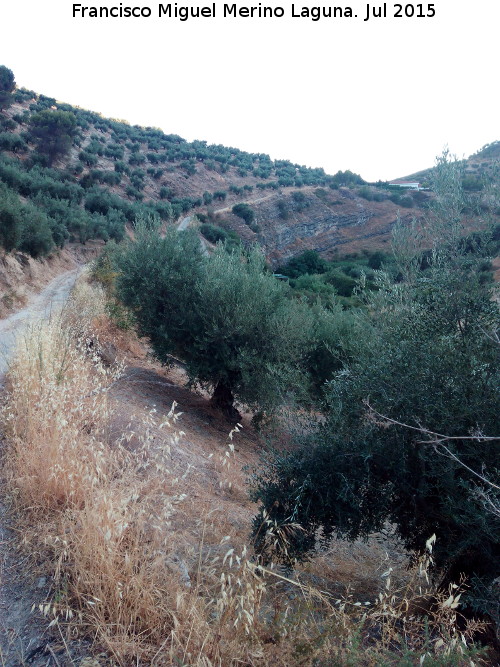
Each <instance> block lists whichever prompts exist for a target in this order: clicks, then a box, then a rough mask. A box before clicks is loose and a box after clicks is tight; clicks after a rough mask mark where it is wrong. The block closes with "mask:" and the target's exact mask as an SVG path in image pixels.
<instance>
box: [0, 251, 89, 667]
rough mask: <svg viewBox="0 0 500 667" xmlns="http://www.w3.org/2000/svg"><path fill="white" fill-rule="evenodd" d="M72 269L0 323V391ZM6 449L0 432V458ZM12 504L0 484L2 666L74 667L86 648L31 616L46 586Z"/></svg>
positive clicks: (65, 289)
mask: <svg viewBox="0 0 500 667" xmlns="http://www.w3.org/2000/svg"><path fill="white" fill-rule="evenodd" d="M68 258H69V256H68ZM68 261H70V259H68ZM70 263H72V264H73V266H76V268H73V269H71V270H70V271H65V272H64V273H62V274H61V275H58V276H57V277H56V278H53V279H52V280H51V282H50V283H49V284H48V285H47V287H46V288H45V289H44V290H43V291H42V292H40V293H39V294H38V295H36V296H33V295H31V296H30V297H29V298H28V305H27V306H26V307H25V308H24V309H23V310H21V311H19V312H17V313H14V314H12V315H10V316H9V317H7V318H5V319H3V320H0V388H1V386H2V385H3V377H4V373H5V371H6V370H7V367H8V362H9V358H10V356H11V354H12V351H13V347H14V344H15V340H16V337H17V336H18V335H19V334H21V333H22V330H23V327H25V326H26V324H27V323H28V322H29V321H30V320H32V319H35V318H39V317H46V316H47V315H48V314H50V313H51V312H53V311H54V310H55V309H57V308H60V307H61V305H62V304H63V303H64V302H65V300H66V298H67V296H68V294H69V292H70V290H71V288H72V286H73V284H74V282H75V280H76V278H77V276H78V274H79V273H80V271H81V267H78V266H77V265H76V261H75V260H74V259H73V260H72V262H70ZM40 280H41V277H40ZM4 445H5V443H4V440H3V437H2V433H1V431H0V455H1V456H3V450H4ZM10 504H11V498H10V497H9V493H8V491H7V487H6V484H5V482H4V480H0V664H1V665H3V666H5V667H17V666H22V665H35V666H36V667H38V666H42V665H61V666H62V665H66V664H67V665H69V664H78V663H74V662H73V660H72V658H71V653H70V652H72V653H74V652H75V650H76V649H78V653H79V654H80V655H81V654H82V648H83V647H84V645H83V644H78V646H76V645H74V646H73V648H72V649H69V647H68V646H67V641H66V639H65V638H64V637H63V636H62V635H61V636H59V637H57V636H55V635H52V636H49V635H48V634H47V631H46V628H47V621H46V619H44V618H43V617H42V616H41V614H37V613H33V612H32V607H33V606H35V607H37V605H38V604H40V603H42V602H44V601H46V600H48V599H50V580H49V578H48V577H47V576H44V575H43V573H42V572H36V568H33V565H34V563H33V559H31V558H30V556H29V555H26V553H23V552H22V551H21V549H20V539H19V537H20V536H19V535H18V531H17V530H16V528H15V526H14V525H13V523H12V521H11V517H10V512H9V508H10ZM87 655H88V652H87Z"/></svg>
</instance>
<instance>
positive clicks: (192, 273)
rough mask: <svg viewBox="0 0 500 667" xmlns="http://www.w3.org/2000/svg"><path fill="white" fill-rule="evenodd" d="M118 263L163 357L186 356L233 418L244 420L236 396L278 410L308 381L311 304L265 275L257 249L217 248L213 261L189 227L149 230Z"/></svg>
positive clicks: (125, 291)
mask: <svg viewBox="0 0 500 667" xmlns="http://www.w3.org/2000/svg"><path fill="white" fill-rule="evenodd" d="M118 266H119V269H120V275H119V277H118V280H117V290H118V294H119V295H120V297H121V298H122V299H123V301H124V303H125V305H126V306H128V307H129V308H131V309H132V310H133V311H134V313H135V315H136V317H137V321H138V324H139V328H140V332H141V333H142V334H143V335H146V336H148V337H149V339H150V341H151V345H152V347H153V349H154V351H155V353H156V354H157V356H158V357H159V359H160V360H162V361H163V362H168V360H169V358H170V356H169V355H171V354H176V355H178V356H180V357H181V358H182V359H183V360H184V361H185V363H186V368H187V370H188V373H189V376H190V378H191V379H192V380H193V381H194V380H196V381H198V382H202V383H206V384H208V385H210V386H211V387H213V389H214V393H213V398H212V400H213V402H214V404H215V405H216V406H218V407H219V408H220V409H221V410H222V411H223V412H224V413H225V414H226V415H227V416H228V417H229V418H231V419H235V418H236V419H237V418H238V414H237V412H236V411H235V409H234V407H233V402H234V399H235V398H238V399H239V400H240V401H242V402H244V403H245V404H247V405H251V406H259V407H260V408H271V407H273V406H276V405H278V404H280V403H281V402H282V401H283V400H284V397H285V396H286V395H287V394H288V393H289V392H290V391H291V390H292V387H295V386H297V387H300V386H301V383H300V382H299V378H300V372H299V369H298V364H299V361H300V359H301V357H303V356H304V355H305V351H306V345H305V341H306V340H307V336H308V330H309V325H308V324H307V322H308V316H307V311H306V310H305V306H303V305H301V304H299V303H297V302H294V301H290V300H289V299H288V298H287V297H286V295H285V292H284V289H283V286H282V285H281V284H280V283H279V282H278V281H277V280H275V279H274V278H273V277H272V276H270V275H268V274H266V273H265V271H264V258H263V256H262V255H261V254H260V252H258V251H257V250H254V251H252V252H251V253H250V254H249V255H248V256H247V257H245V258H243V257H242V256H241V254H240V253H237V252H235V253H232V254H228V253H226V252H225V251H224V248H219V249H218V250H216V251H215V253H214V255H213V256H212V257H211V258H210V259H209V260H207V259H206V258H205V257H204V256H203V255H202V253H201V249H200V243H199V239H198V237H197V235H196V234H195V233H193V232H191V231H190V230H187V231H186V232H183V233H181V234H179V233H178V232H176V231H175V230H173V229H170V230H167V234H166V236H165V238H164V239H158V237H157V235H156V233H154V232H152V231H150V230H148V229H145V228H143V227H141V228H140V229H139V230H138V233H137V241H136V242H135V243H131V244H129V246H128V248H127V250H126V252H125V253H124V254H123V255H122V256H121V257H120V258H119V259H118ZM262 341H265V342H266V344H265V346H263V345H262Z"/></svg>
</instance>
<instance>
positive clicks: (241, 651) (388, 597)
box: [1, 283, 487, 667]
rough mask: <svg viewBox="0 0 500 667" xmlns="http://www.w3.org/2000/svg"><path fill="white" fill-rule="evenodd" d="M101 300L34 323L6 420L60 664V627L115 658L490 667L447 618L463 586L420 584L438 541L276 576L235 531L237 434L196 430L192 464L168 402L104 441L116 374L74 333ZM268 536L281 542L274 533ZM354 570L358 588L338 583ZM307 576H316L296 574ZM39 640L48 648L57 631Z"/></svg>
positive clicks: (98, 296) (81, 295)
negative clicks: (440, 590) (212, 437)
mask: <svg viewBox="0 0 500 667" xmlns="http://www.w3.org/2000/svg"><path fill="white" fill-rule="evenodd" d="M103 307H104V299H103V293H102V291H101V290H99V289H96V288H89V286H88V285H86V284H85V283H84V284H80V285H79V286H78V288H77V290H76V292H75V293H74V295H73V297H72V299H71V302H70V303H69V304H68V306H67V307H66V308H65V312H64V314H63V315H62V317H61V318H58V317H53V318H51V320H50V321H48V322H45V323H43V325H40V324H38V325H37V326H36V327H33V328H32V329H30V331H29V332H27V335H26V337H25V339H24V340H23V341H22V344H20V345H19V348H18V351H17V355H16V358H15V359H14V360H13V363H12V365H11V368H10V376H9V392H8V396H7V402H6V405H5V408H3V409H2V415H1V416H2V426H3V427H4V429H5V434H6V436H7V437H8V449H7V456H6V465H5V467H4V472H5V474H6V476H7V478H8V482H9V487H10V489H11V491H12V496H13V498H14V499H15V503H16V509H17V519H18V524H17V525H18V527H20V530H22V534H23V543H25V545H26V549H27V550H29V552H30V553H36V559H37V563H36V565H37V568H40V567H44V568H45V570H44V571H45V572H46V573H47V576H48V577H50V579H51V581H52V580H53V585H54V588H55V592H54V596H53V598H52V599H51V600H50V603H46V604H41V605H40V610H41V612H42V613H43V614H44V615H46V616H47V621H50V626H52V628H53V629H55V630H56V637H57V641H58V644H59V645H61V642H60V638H61V637H63V639H64V641H63V645H64V647H65V648H66V650H67V651H68V655H67V657H68V659H69V660H70V661H71V660H73V657H74V656H73V657H72V656H71V654H70V653H69V651H70V650H71V646H72V643H73V642H72V640H71V637H73V636H74V635H77V634H78V636H81V635H82V633H88V635H89V636H90V637H91V638H92V640H93V641H94V642H95V643H96V644H97V645H96V647H95V651H96V653H97V652H99V661H102V659H104V660H105V659H106V658H105V657H104V655H103V651H105V652H106V654H108V655H109V657H110V658H109V659H110V660H112V661H115V662H119V663H120V664H122V665H132V664H142V663H143V664H155V663H156V662H158V661H161V662H165V664H179V665H181V664H182V665H187V664H189V665H193V667H203V666H206V665H208V664H216V665H220V666H221V667H234V666H235V665H237V664H256V662H255V661H256V660H257V661H258V664H259V665H262V667H270V666H271V665H273V666H276V665H278V666H280V667H285V666H289V665H322V666H323V665H324V666H326V665H333V664H335V665H361V664H362V665H367V667H376V666H379V665H394V666H395V665H408V666H413V665H415V666H417V665H421V664H422V663H423V662H425V664H427V665H431V666H432V667H466V666H467V667H468V666H470V665H471V664H472V663H473V664H476V665H482V664H486V662H487V656H486V655H485V652H484V650H481V649H479V648H477V647H475V646H474V645H473V643H472V640H471V638H472V635H473V633H474V632H475V631H477V630H478V629H480V628H481V626H480V625H478V624H473V623H464V622H463V619H461V618H460V616H459V615H458V614H457V606H458V605H459V603H460V595H461V594H462V592H463V588H462V587H459V588H454V589H451V590H450V591H449V592H448V591H447V592H446V593H445V594H436V591H435V589H434V588H433V587H432V585H430V584H429V580H430V577H431V575H432V551H433V546H434V540H432V539H431V540H429V541H428V544H427V549H426V554H425V557H424V558H423V559H422V560H421V561H419V562H418V563H417V564H416V565H415V566H413V567H412V568H411V571H409V572H404V571H403V570H400V571H397V569H396V570H392V568H391V567H389V569H388V570H387V571H386V572H385V573H384V575H383V576H382V578H380V570H379V569H378V571H376V572H375V571H373V573H372V572H371V571H369V570H367V569H365V571H363V572H359V569H360V567H365V568H368V567H370V566H371V567H373V570H375V569H376V566H377V564H378V563H380V562H382V561H383V560H384V558H385V557H386V556H385V553H384V548H381V547H379V548H378V550H377V545H376V543H375V542H373V543H372V546H371V549H372V556H371V557H372V560H371V561H370V560H369V559H368V560H367V559H366V549H365V551H363V550H362V549H360V550H358V552H357V553H356V554H355V555H354V556H352V557H349V554H348V553H347V552H346V551H345V550H344V549H343V546H342V544H341V543H338V544H337V545H336V546H337V550H336V552H335V559H334V560H335V565H338V564H339V561H340V563H341V567H342V566H343V567H344V568H346V570H348V571H349V575H348V576H347V577H344V580H343V581H342V582H339V573H340V571H339V570H338V569H335V568H333V569H332V566H331V564H330V563H329V561H328V559H323V560H321V562H320V563H318V567H317V568H316V569H312V570H311V568H310V567H309V568H305V567H303V566H300V565H296V569H295V571H293V572H291V571H288V572H286V574H285V575H284V574H283V572H282V571H281V570H280V569H279V568H278V566H277V564H270V565H269V566H268V567H266V566H265V565H264V563H263V562H262V561H261V560H259V559H258V557H257V556H256V554H255V553H254V552H253V550H252V547H251V545H250V544H248V543H247V541H246V539H245V538H246V535H245V531H246V525H245V521H246V518H247V517H248V508H247V507H246V506H245V504H243V503H242V501H241V500H238V498H241V496H242V494H243V491H244V487H243V481H242V476H241V473H240V472H239V468H240V461H239V455H238V454H237V452H236V449H235V444H236V442H235V441H236V438H238V439H239V438H240V434H239V432H238V429H235V430H234V431H232V432H231V433H230V434H229V439H228V441H227V442H226V443H218V445H219V446H218V448H217V449H216V450H215V455H214V451H212V452H211V453H210V454H209V448H207V447H206V446H205V440H206V438H202V439H201V440H200V448H201V449H202V457H201V458H200V459H199V462H198V461H194V462H193V463H191V461H190V462H189V464H190V465H189V466H188V470H187V471H186V469H185V467H186V466H185V463H186V461H185V460H182V459H181V460H180V461H178V458H179V455H181V456H182V451H183V447H184V444H185V443H186V440H183V434H182V432H180V431H179V430H178V426H179V422H178V420H179V414H178V413H177V412H176V406H175V404H174V405H173V406H172V409H171V410H170V411H169V412H167V411H165V413H164V414H161V415H159V414H157V413H156V411H155V410H153V411H151V412H147V411H145V412H144V411H143V412H141V413H140V414H139V415H135V416H134V424H133V431H131V430H130V427H128V428H127V427H126V428H125V429H124V431H123V432H122V433H120V434H119V435H118V437H115V436H114V435H113V434H115V435H116V429H115V428H112V427H111V425H112V424H114V425H115V426H116V417H117V416H119V414H116V412H115V410H116V409H117V402H116V401H109V400H108V396H109V394H110V392H111V391H112V389H113V387H114V386H116V385H117V384H119V383H120V382H122V381H126V380H127V378H125V377H122V376H121V375H120V373H121V369H120V366H115V367H113V368H111V369H110V368H106V367H105V366H104V365H103V363H102V361H101V360H100V358H99V350H98V348H97V349H95V350H94V353H92V354H89V348H88V345H86V344H85V341H87V343H88V340H89V337H91V340H94V341H95V340H96V339H95V337H94V336H95V331H94V330H93V326H95V323H96V322H97V321H99V322H100V323H101V326H102V323H103ZM41 361H43V363H41ZM130 386H131V385H128V389H127V393H130ZM2 407H3V406H2ZM62 417H64V418H62ZM125 421H126V420H125ZM181 425H182V424H181ZM182 426H183V425H182ZM132 438H133V440H134V446H133V447H129V446H128V441H129V440H130V439H132ZM239 444H240V443H239V442H238V445H239ZM179 445H180V446H179ZM174 448H175V449H174ZM174 452H175V455H173V454H174ZM200 502H203V506H204V508H205V509H206V516H205V518H204V520H203V521H200V520H199V507H200ZM268 527H269V528H271V530H270V531H269V532H270V534H273V533H272V530H273V527H272V526H268ZM273 538H274V539H273V541H274V542H276V543H277V542H279V543H280V544H281V545H284V544H285V543H286V538H285V540H284V539H283V534H282V533H280V532H279V531H278V530H276V532H274V534H273ZM363 553H364V554H365V556H364V560H363ZM379 559H380V560H379ZM394 565H395V564H394ZM396 567H397V566H396ZM357 573H359V577H360V579H361V580H363V581H364V582H365V583H364V586H365V588H361V589H360V590H358V591H356V592H353V591H352V589H351V590H350V591H347V592H346V593H345V594H342V593H337V590H338V586H339V583H341V584H342V587H343V589H344V590H345V587H347V586H348V585H349V586H351V584H352V580H353V578H355V577H356V574H357ZM353 575H354V577H353ZM341 576H342V575H341ZM369 578H371V580H372V582H373V583H371V584H370V585H371V586H373V588H368V590H367V589H366V582H367V581H368V579H369ZM316 580H318V581H320V582H321V588H319V587H317V586H314V585H312V584H310V583H307V582H308V581H316ZM330 587H334V588H330ZM329 590H335V595H334V596H333V597H332V595H331V593H329ZM368 591H369V592H368ZM431 595H432V596H434V600H435V604H434V606H433V608H432V610H431V611H430V612H428V613H425V612H422V609H423V608H424V607H425V606H426V604H427V603H428V600H429V598H430V596H431ZM89 602H90V603H91V604H89ZM65 631H67V634H65ZM45 642H46V643H47V645H48V646H49V647H50V646H55V642H54V641H52V639H51V636H50V628H49V630H48V634H47V635H46V636H44V645H45ZM61 648H63V647H62V646H61ZM422 656H424V658H423V659H422ZM65 658H66V656H64V658H63V657H62V656H61V658H60V660H61V662H62V661H63V659H65ZM81 662H82V663H84V662H91V658H90V657H86V658H84V659H83V660H81Z"/></svg>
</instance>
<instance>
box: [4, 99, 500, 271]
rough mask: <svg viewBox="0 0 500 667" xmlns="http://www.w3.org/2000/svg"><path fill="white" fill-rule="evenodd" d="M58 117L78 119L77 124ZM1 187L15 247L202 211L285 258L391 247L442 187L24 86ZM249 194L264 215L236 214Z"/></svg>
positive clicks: (11, 114)
mask: <svg viewBox="0 0 500 667" xmlns="http://www.w3.org/2000/svg"><path fill="white" fill-rule="evenodd" d="M61 114H62V115H61ZM57 118H59V120H61V122H63V121H64V122H69V125H68V128H67V130H65V131H63V130H61V129H60V128H58V127H57V124H56V123H54V119H57ZM51 122H52V125H51ZM70 126H71V127H70ZM58 141H59V144H60V145H58V143H57V142H58ZM495 145H496V144H491V145H490V147H489V148H488V150H486V149H484V150H483V151H482V152H480V153H478V154H477V155H476V156H473V157H471V158H470V159H469V161H468V162H467V164H466V168H465V176H464V185H465V186H467V187H468V189H469V190H471V191H474V192H476V193H477V192H479V191H480V189H481V188H480V187H479V186H478V183H479V180H480V178H482V179H483V181H484V178H485V177H486V176H488V177H490V176H491V175H492V174H493V166H492V165H493V162H494V159H495V155H496V153H495V151H494V150H493V148H494V147H495ZM492 147H493V148H492ZM291 150H292V147H291ZM431 172H432V170H430V171H428V172H426V173H423V172H421V173H420V174H418V175H415V176H416V177H417V176H418V177H419V178H420V180H425V179H429V178H430V176H431ZM2 184H3V185H2ZM0 186H1V187H2V197H1V200H2V211H3V212H2V215H3V218H5V217H6V216H7V217H8V218H9V220H10V221H11V222H10V223H6V222H4V226H5V225H7V227H8V225H9V224H10V225H11V227H13V229H10V231H9V230H5V229H4V231H3V233H2V237H3V238H0V241H1V243H2V245H3V246H4V247H5V248H6V249H7V250H10V249H20V250H24V251H25V252H28V253H29V254H31V255H33V256H35V257H36V256H43V255H46V254H47V253H48V252H50V251H51V250H52V249H53V248H54V247H55V246H60V247H62V246H63V245H64V244H65V243H67V242H68V241H79V242H83V243H86V242H87V240H89V239H91V238H93V239H99V238H101V239H103V240H104V241H106V240H108V239H109V238H115V239H117V240H119V239H121V238H122V237H123V235H124V233H125V227H126V225H127V224H133V223H134V221H135V219H136V217H137V216H138V215H150V214H153V215H156V216H160V218H161V219H162V220H163V221H164V222H166V223H172V222H175V221H176V220H177V219H179V218H180V216H183V215H186V214H187V213H189V212H192V213H197V214H201V215H200V217H201V219H202V220H205V219H206V220H209V221H210V222H212V223H215V224H217V225H220V226H222V227H225V228H226V229H229V230H232V231H233V232H235V233H236V234H237V235H238V236H239V237H240V238H241V239H242V240H243V242H245V243H250V242H258V243H259V244H260V245H261V246H262V247H263V248H264V250H265V252H266V254H267V256H268V259H269V260H270V261H271V262H272V263H273V264H274V265H279V264H280V263H282V262H283V261H284V260H287V259H289V258H290V257H292V256H293V255H294V254H296V253H298V252H302V251H304V250H316V251H318V252H319V253H321V254H322V255H323V256H324V257H325V258H326V259H331V258H333V257H337V256H341V255H345V254H348V253H356V252H359V251H361V250H375V249H383V248H384V247H386V246H387V243H388V240H389V238H390V231H391V229H392V226H393V225H394V223H395V221H396V219H397V217H398V215H400V216H401V217H403V219H411V218H412V217H416V218H420V217H421V216H422V215H423V214H424V212H425V208H426V206H427V205H428V203H429V200H430V199H431V198H432V193H429V192H422V191H418V192H417V191H403V190H402V189H400V188H397V187H396V188H394V187H389V186H388V184H384V183H377V184H373V185H371V186H370V185H368V184H365V183H364V181H363V179H362V178H361V177H359V176H357V175H356V174H353V173H352V172H350V171H345V172H338V173H337V174H335V175H333V176H332V175H328V174H326V173H325V172H324V170H323V169H320V168H318V169H311V168H308V167H304V166H301V165H297V164H293V163H291V162H288V161H286V160H275V161H273V160H271V159H270V157H269V156H268V155H265V154H252V153H245V152H243V151H240V150H238V149H236V148H228V147H224V146H221V145H207V143H206V142H204V141H194V142H191V143H189V142H187V141H185V140H184V139H182V138H181V137H179V136H177V135H174V134H168V135H167V134H165V133H163V132H162V131H161V130H159V129H157V128H142V127H138V126H131V125H129V124H127V123H126V122H124V121H118V120H114V119H106V118H103V117H102V116H100V115H99V114H98V113H94V112H90V111H86V110H83V109H80V108H75V107H72V106H70V105H67V104H63V103H59V102H57V101H56V100H55V99H52V98H47V97H45V96H44V95H38V94H36V93H33V92H31V91H27V90H24V89H19V90H16V91H15V92H14V93H13V95H12V100H11V104H10V106H7V108H4V109H3V111H0ZM241 202H246V203H247V204H248V205H249V206H250V207H251V208H252V210H253V212H254V220H253V224H245V222H244V221H243V220H242V219H241V218H238V217H237V216H235V215H233V214H232V213H231V208H232V206H233V205H235V204H237V203H241ZM496 213H498V211H496ZM471 224H472V227H474V221H472V223H471ZM16 225H17V226H18V227H19V229H14V227H15V226H16Z"/></svg>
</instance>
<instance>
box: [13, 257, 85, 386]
mask: <svg viewBox="0 0 500 667" xmlns="http://www.w3.org/2000/svg"><path fill="white" fill-rule="evenodd" d="M80 272H81V268H78V269H73V270H72V271H66V272H65V273H62V274H61V275H60V276H57V278H54V280H52V282H50V283H49V284H48V285H47V287H46V288H45V289H44V290H43V291H42V292H40V294H37V295H36V296H35V297H32V299H31V300H30V302H29V303H28V305H27V306H26V308H23V310H20V311H19V312H17V313H14V314H13V315H10V316H9V317H6V318H5V319H3V320H0V386H1V383H2V377H3V375H4V373H5V372H6V370H7V368H8V363H9V358H10V355H11V354H12V350H13V347H14V343H15V340H16V336H17V334H18V333H19V332H20V331H21V330H22V328H23V327H24V326H25V325H26V323H27V322H29V321H30V320H33V319H38V318H43V317H46V316H47V315H49V314H50V313H51V312H52V311H53V310H55V309H57V308H58V307H60V306H61V305H62V304H63V303H64V302H65V301H66V299H67V298H68V294H69V293H70V291H71V288H72V287H73V285H74V283H75V280H76V278H77V276H78V274H79V273H80Z"/></svg>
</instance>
